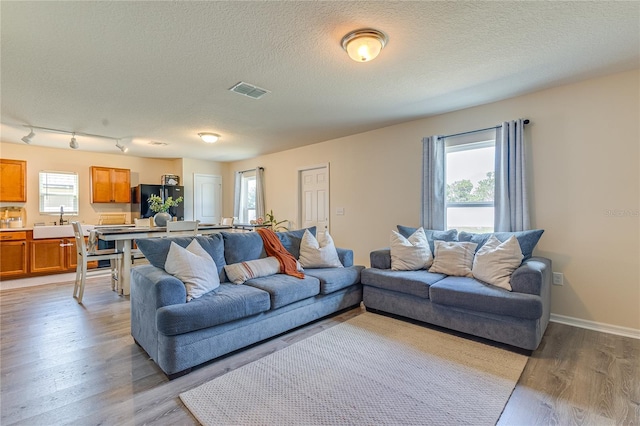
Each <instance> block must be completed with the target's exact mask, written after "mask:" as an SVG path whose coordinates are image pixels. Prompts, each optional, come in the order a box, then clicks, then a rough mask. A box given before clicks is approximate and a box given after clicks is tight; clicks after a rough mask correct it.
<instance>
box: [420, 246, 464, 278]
mask: <svg viewBox="0 0 640 426" xmlns="http://www.w3.org/2000/svg"><path fill="white" fill-rule="evenodd" d="M435 245H436V251H435V252H434V254H435V256H434V259H433V265H431V268H429V272H436V273H440V274H445V275H453V276H458V277H472V276H473V275H472V273H471V267H472V266H473V255H474V254H475V250H476V244H475V243H469V242H450V241H436V242H435Z"/></svg>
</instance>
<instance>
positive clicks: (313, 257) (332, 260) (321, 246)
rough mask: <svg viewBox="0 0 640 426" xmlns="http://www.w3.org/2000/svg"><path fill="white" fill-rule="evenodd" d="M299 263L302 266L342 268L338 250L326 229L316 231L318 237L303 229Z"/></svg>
mask: <svg viewBox="0 0 640 426" xmlns="http://www.w3.org/2000/svg"><path fill="white" fill-rule="evenodd" d="M300 264H301V265H302V267H303V268H342V267H343V266H342V263H341V262H340V258H339V257H338V251H337V250H336V246H335V244H334V243H333V239H332V238H331V235H329V232H328V231H324V232H318V239H316V237H314V236H313V234H312V233H311V232H309V230H308V229H307V230H305V231H304V234H303V235H302V240H301V241H300Z"/></svg>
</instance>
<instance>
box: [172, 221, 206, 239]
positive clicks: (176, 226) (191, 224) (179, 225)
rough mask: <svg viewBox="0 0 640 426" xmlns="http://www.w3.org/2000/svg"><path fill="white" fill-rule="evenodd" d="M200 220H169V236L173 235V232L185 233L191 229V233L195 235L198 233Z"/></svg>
mask: <svg viewBox="0 0 640 426" xmlns="http://www.w3.org/2000/svg"><path fill="white" fill-rule="evenodd" d="M199 223H200V221H199V220H179V221H175V222H167V235H166V236H167V237H170V236H171V233H172V232H181V233H185V232H187V231H191V232H190V233H189V235H193V236H194V237H195V236H196V235H198V224H199Z"/></svg>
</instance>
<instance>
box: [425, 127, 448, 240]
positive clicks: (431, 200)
mask: <svg viewBox="0 0 640 426" xmlns="http://www.w3.org/2000/svg"><path fill="white" fill-rule="evenodd" d="M444 167H445V158H444V138H442V137H440V136H431V137H428V138H424V139H422V226H423V227H424V228H425V229H441V230H444V226H445V199H444V196H445V193H444V189H445V185H444V179H445V173H444Z"/></svg>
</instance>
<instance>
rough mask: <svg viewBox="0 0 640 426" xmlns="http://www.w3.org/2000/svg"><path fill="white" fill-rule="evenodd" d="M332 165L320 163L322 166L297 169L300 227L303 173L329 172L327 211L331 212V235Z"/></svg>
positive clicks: (329, 220) (329, 224) (329, 217)
mask: <svg viewBox="0 0 640 426" xmlns="http://www.w3.org/2000/svg"><path fill="white" fill-rule="evenodd" d="M329 165H330V163H328V162H327V163H320V164H313V165H310V166H303V167H298V169H297V172H296V173H297V180H298V190H297V191H296V192H297V196H298V203H297V204H298V224H299V226H302V200H303V197H302V172H306V171H308V170H315V169H326V170H327V210H329V214H328V215H327V221H328V222H329V223H327V230H328V231H329V233H331V181H330V179H331V169H330V167H329Z"/></svg>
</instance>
